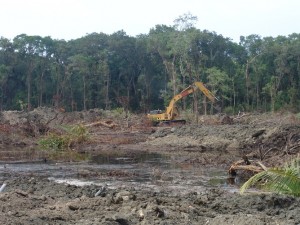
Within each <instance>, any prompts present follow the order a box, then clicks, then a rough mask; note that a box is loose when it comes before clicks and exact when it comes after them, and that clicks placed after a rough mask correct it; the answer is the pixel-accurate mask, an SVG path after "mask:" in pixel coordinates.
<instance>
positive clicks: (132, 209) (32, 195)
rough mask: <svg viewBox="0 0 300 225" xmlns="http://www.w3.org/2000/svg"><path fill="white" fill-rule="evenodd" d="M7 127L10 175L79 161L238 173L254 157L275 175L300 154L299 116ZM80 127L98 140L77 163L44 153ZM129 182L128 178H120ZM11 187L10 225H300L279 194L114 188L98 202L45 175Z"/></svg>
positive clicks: (83, 120)
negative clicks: (159, 162)
mask: <svg viewBox="0 0 300 225" xmlns="http://www.w3.org/2000/svg"><path fill="white" fill-rule="evenodd" d="M0 121H1V123H0V161H1V162H2V163H1V164H0V167H2V169H1V170H0V173H2V175H3V174H4V173H5V170H4V169H3V168H4V167H5V165H6V164H7V163H10V162H12V161H14V162H16V161H26V160H29V161H41V160H60V161H64V160H65V161H74V160H78V158H80V157H78V155H76V156H74V155H75V154H74V153H76V154H79V155H81V156H87V155H89V156H90V155H98V154H119V155H122V156H124V155H132V154H136V153H137V152H158V153H160V154H164V155H168V156H171V157H172V159H173V160H175V161H176V162H177V163H178V164H179V165H183V166H184V165H189V166H192V167H203V168H208V169H209V167H212V166H213V167H219V168H223V169H224V170H228V169H229V167H230V166H231V165H232V164H233V163H234V162H236V161H238V160H241V159H242V158H244V159H245V156H246V158H247V160H248V161H249V162H250V163H251V165H252V164H254V163H255V161H258V160H259V161H261V162H262V163H263V164H264V165H265V166H268V167H269V166H281V165H283V164H284V163H285V162H287V161H289V160H290V159H291V158H295V157H296V156H297V155H298V153H299V151H300V132H299V131H300V122H299V119H298V118H297V116H296V115H294V114H291V113H281V114H242V115H237V116H234V117H227V116H207V117H204V116H203V117H201V118H200V120H199V124H198V125H196V124H187V125H184V126H178V127H159V128H157V127H151V126H150V125H149V124H148V123H147V120H145V118H143V117H142V116H137V115H129V116H128V117H127V118H125V116H124V115H123V114H118V113H116V112H107V111H103V110H90V111H87V112H72V113H62V112H59V111H56V110H53V109H50V108H38V109H35V110H34V111H32V112H29V113H28V112H18V111H7V112H2V113H1V116H0ZM99 121H100V122H101V123H99ZM74 124H83V125H85V126H86V127H87V129H88V131H89V134H90V138H89V141H87V142H84V143H73V144H72V146H70V149H69V150H68V151H66V152H68V153H70V154H61V155H60V156H57V154H55V153H53V151H49V150H48V151H45V150H43V149H41V147H40V146H39V145H38V144H37V143H38V140H39V139H40V138H42V137H43V136H44V135H46V134H48V133H49V132H54V133H63V132H64V131H63V129H62V126H65V125H74ZM83 158H84V157H83ZM241 161H242V164H243V162H244V161H245V160H241ZM245 162H246V161H245ZM237 172H238V173H241V174H244V173H245V171H239V170H237ZM247 174H248V175H249V174H252V173H249V172H247ZM90 175H93V174H90ZM120 175H121V176H125V175H126V174H120V173H119V174H115V173H114V171H112V173H111V174H110V176H120ZM5 179H6V180H5V181H4V180H3V181H2V182H6V184H7V186H6V187H5V189H4V191H3V192H2V193H0V203H1V204H0V224H242V225H243V224H300V215H299V213H298V209H299V206H300V201H299V199H297V198H293V197H288V196H280V195H274V194H269V193H257V192H255V193H251V192H249V193H247V194H245V195H240V194H239V193H237V192H229V191H226V190H221V189H218V188H205V189H201V190H199V191H190V192H189V193H180V192H176V191H175V192H170V191H169V189H168V188H167V187H165V188H164V187H162V189H161V190H160V191H156V190H153V191H149V190H148V189H147V190H146V189H143V188H132V187H122V188H115V189H113V188H104V189H105V190H104V191H103V192H102V193H100V194H99V195H98V196H95V193H97V192H98V190H99V189H101V187H99V186H96V185H89V186H83V187H79V186H74V185H65V184H58V183H56V182H53V181H52V180H49V179H48V178H47V177H41V176H37V175H36V174H26V175H24V174H16V173H14V174H5ZM0 185H1V184H0Z"/></svg>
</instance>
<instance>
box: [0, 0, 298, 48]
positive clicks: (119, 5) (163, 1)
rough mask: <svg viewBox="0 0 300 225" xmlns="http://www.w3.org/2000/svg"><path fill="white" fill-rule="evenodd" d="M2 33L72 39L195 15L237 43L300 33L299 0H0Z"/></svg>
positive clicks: (204, 26)
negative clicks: (249, 38)
mask: <svg viewBox="0 0 300 225" xmlns="http://www.w3.org/2000/svg"><path fill="white" fill-rule="evenodd" d="M0 10H1V12H0V37H1V36H2V37H5V38H8V39H11V40H12V39H13V38H14V37H15V36H17V35H19V34H23V33H24V34H27V35H39V36H42V37H45V36H51V38H53V39H64V40H67V41H68V40H71V39H77V38H80V37H83V36H85V35H87V34H90V33H94V32H96V33H100V32H103V33H105V34H112V33H114V32H117V31H120V30H123V31H125V32H126V34H127V35H130V36H136V35H139V34H148V33H149V31H150V29H151V28H154V27H155V25H161V24H163V25H167V26H173V25H174V20H175V19H176V18H178V17H179V16H182V15H184V14H186V13H190V14H191V15H193V16H197V18H198V22H197V23H196V24H195V27H196V28H198V29H200V30H208V31H210V32H216V33H217V34H219V35H222V36H223V37H225V38H230V39H231V40H232V41H234V42H238V41H239V37H240V36H248V35H251V34H257V35H260V36H261V37H266V36H272V37H277V36H278V35H283V36H288V35H289V34H292V33H300V22H299V21H300V11H299V10H300V0H251V1H250V0H247V1H246V0H0Z"/></svg>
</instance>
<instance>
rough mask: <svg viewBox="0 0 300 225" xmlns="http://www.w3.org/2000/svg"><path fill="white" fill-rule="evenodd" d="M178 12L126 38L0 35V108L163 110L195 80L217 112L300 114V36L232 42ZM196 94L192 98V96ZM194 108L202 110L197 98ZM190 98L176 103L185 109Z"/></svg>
mask: <svg viewBox="0 0 300 225" xmlns="http://www.w3.org/2000/svg"><path fill="white" fill-rule="evenodd" d="M196 19H197V18H196V17H193V16H191V15H183V16H180V17H179V18H177V19H176V20H175V21H174V25H173V26H166V25H156V26H155V27H154V28H152V29H150V31H149V33H148V34H141V35H138V36H136V37H132V36H129V35H127V34H126V32H124V31H123V30H121V31H118V32H115V33H113V34H111V35H107V34H105V33H91V34H87V35H86V36H84V37H81V38H78V39H74V40H70V41H65V40H56V39H52V38H51V37H41V36H28V35H26V34H20V35H18V36H16V37H15V38H14V39H13V40H9V39H7V38H5V37H1V38H0V109H1V110H25V109H26V110H31V109H33V108H35V107H41V106H50V107H57V108H64V109H65V110H68V111H74V110H88V109H93V108H102V109H115V108H124V109H126V110H130V111H132V112H143V113H145V112H147V111H149V110H150V109H158V108H160V109H163V108H164V106H165V105H167V104H168V102H169V101H170V99H171V98H172V97H173V96H174V95H175V94H177V93H179V92H180V91H181V90H183V89H184V88H186V87H187V86H188V85H190V84H191V83H193V82H194V81H202V82H203V83H204V84H205V85H206V86H207V88H208V89H210V90H211V91H212V92H213V93H214V94H215V95H216V96H217V97H218V98H219V99H220V102H219V103H220V104H221V106H222V110H223V112H227V113H235V112H238V111H263V112H265V111H276V110H280V109H283V108H284V109H289V110H293V111H295V112H298V111H299V108H300V104H299V97H300V92H299V85H300V34H296V33H294V34H290V35H288V36H278V37H264V38H262V37H260V36H259V35H249V36H246V37H245V36H241V37H240V42H239V43H235V42H233V41H232V40H231V39H230V38H226V37H223V36H222V35H220V34H217V33H215V32H210V31H208V30H200V29H196V28H195V27H194V23H195V21H196ZM194 98H195V96H194ZM197 98H198V102H200V103H199V104H198V106H197V107H198V108H199V110H200V111H201V112H202V113H205V112H204V111H203V110H204V109H203V108H205V107H202V103H203V104H206V99H205V97H203V96H202V95H199V96H198V97H197ZM193 102H194V101H193V100H192V97H187V98H186V99H184V100H183V101H182V102H181V103H180V104H179V105H181V107H182V108H184V109H191V108H193V107H194V106H192V105H193Z"/></svg>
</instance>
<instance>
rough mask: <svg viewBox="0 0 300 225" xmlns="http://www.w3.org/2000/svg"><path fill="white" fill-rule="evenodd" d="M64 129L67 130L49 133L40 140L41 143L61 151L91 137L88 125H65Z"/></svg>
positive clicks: (44, 146)
mask: <svg viewBox="0 0 300 225" xmlns="http://www.w3.org/2000/svg"><path fill="white" fill-rule="evenodd" d="M63 129H64V131H65V132H64V134H57V133H49V134H48V135H47V136H46V137H44V138H42V139H41V140H40V141H39V144H40V145H41V146H42V147H43V148H46V149H52V150H56V151H61V150H66V149H68V148H70V147H71V146H73V145H75V144H80V143H83V142H85V141H88V139H89V135H88V131H87V129H86V127H84V126H83V125H81V124H79V125H75V126H71V127H63Z"/></svg>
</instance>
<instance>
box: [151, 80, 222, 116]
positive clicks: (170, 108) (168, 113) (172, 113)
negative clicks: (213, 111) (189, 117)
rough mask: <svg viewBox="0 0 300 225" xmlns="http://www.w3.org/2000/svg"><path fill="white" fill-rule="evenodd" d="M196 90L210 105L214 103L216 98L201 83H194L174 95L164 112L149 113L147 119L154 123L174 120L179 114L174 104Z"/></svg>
mask: <svg viewBox="0 0 300 225" xmlns="http://www.w3.org/2000/svg"><path fill="white" fill-rule="evenodd" d="M197 89H199V90H200V91H201V92H202V93H203V94H204V95H205V96H206V97H207V98H208V99H209V100H210V101H211V102H212V103H214V102H215V101H216V100H217V98H216V97H215V96H214V95H213V94H212V93H211V92H210V91H209V90H208V89H207V88H206V87H205V86H204V84H203V83H202V82H195V83H193V84H192V85H190V86H188V87H187V88H186V89H184V90H183V91H182V92H180V93H179V94H177V95H175V96H174V97H173V98H172V99H171V101H170V103H169V105H168V106H167V108H166V111H165V112H159V111H157V110H155V111H151V112H150V114H148V118H149V119H152V120H156V121H172V120H174V119H175V118H176V117H177V116H178V115H179V112H178V110H177V107H176V106H175V103H176V102H177V101H178V100H180V99H182V98H183V97H185V96H188V95H190V94H192V93H194V92H195V91H196V90H197Z"/></svg>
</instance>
